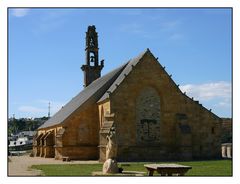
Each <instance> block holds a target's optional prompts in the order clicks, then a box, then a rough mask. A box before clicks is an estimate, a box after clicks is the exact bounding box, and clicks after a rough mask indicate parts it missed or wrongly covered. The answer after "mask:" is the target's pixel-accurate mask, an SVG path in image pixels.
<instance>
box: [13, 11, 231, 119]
mask: <svg viewBox="0 0 240 184" xmlns="http://www.w3.org/2000/svg"><path fill="white" fill-rule="evenodd" d="M231 14H232V12H231V9H227V8H214V9H211V8H206V9H203V8H195V9H194V8H188V9H186V8H176V9H174V8H171V9H167V8H154V9H147V8H144V9H137V8H135V9H130V8H128V9H119V8H114V9H100V8H95V9H90V8H89V9H86V8H82V9H81V8H75V9H71V8H62V9H61V8H55V9H51V8H30V9H26V8H9V9H8V95H9V96H8V100H9V101H8V105H9V106H8V108H9V117H12V116H13V114H14V115H15V117H16V118H22V117H42V116H47V114H48V102H50V103H51V115H53V114H54V113H56V112H57V111H58V110H59V109H60V108H61V107H62V106H64V105H65V104H66V103H67V102H68V101H70V100H71V99H72V98H73V97H74V96H76V95H77V94H78V93H79V92H80V91H81V90H82V89H83V72H82V71H81V69H80V67H81V65H82V64H85V51H84V49H85V32H86V31H87V27H88V26H89V25H95V26H96V30H97V32H98V36H99V40H98V42H99V60H101V59H104V60H105V66H104V69H103V70H102V75H104V74H106V73H108V72H109V71H111V70H113V69H114V68H116V67H118V66H120V65H122V64H123V63H125V62H127V61H128V60H129V59H131V58H134V57H135V56H137V55H138V54H139V53H141V52H143V51H144V50H146V48H149V49H150V50H151V52H152V53H153V55H154V56H155V57H158V58H159V59H158V61H159V62H160V64H161V65H162V66H165V67H166V71H167V72H168V73H169V74H171V75H172V78H173V80H174V81H175V83H176V84H179V85H180V89H181V90H182V91H183V92H186V94H187V95H188V96H189V97H194V99H195V100H199V102H200V103H201V104H203V106H204V107H206V108H207V109H212V112H213V113H215V114H216V115H218V116H219V117H231V114H232V109H231V106H232V104H231V103H232V56H231V53H232V42H231V41H232V25H231V23H232V17H231Z"/></svg>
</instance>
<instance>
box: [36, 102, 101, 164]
mask: <svg viewBox="0 0 240 184" xmlns="http://www.w3.org/2000/svg"><path fill="white" fill-rule="evenodd" d="M98 117H99V114H98V107H97V105H96V104H93V103H91V102H88V104H85V106H84V108H81V109H78V110H76V111H75V112H73V113H72V114H71V116H70V117H68V118H67V119H66V120H65V121H64V122H63V123H62V124H60V125H58V126H56V127H48V128H44V129H41V130H39V131H38V134H41V133H43V134H46V133H47V132H48V131H53V132H54V134H53V135H54V146H53V148H54V151H53V150H51V149H50V148H49V147H45V150H44V148H43V147H40V153H42V154H41V156H43V155H44V153H45V154H48V155H49V154H50V155H51V157H52V154H54V156H55V158H56V159H62V157H69V158H70V159H98V158H99V153H98V143H99V142H98V141H99V120H98ZM63 128H64V131H63V132H62V134H61V135H58V132H59V131H60V130H62V129H63ZM35 150H37V148H35Z"/></svg>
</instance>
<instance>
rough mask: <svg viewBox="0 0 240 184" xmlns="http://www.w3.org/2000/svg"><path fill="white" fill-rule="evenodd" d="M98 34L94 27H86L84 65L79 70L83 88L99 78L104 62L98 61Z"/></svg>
mask: <svg viewBox="0 0 240 184" xmlns="http://www.w3.org/2000/svg"><path fill="white" fill-rule="evenodd" d="M98 50H99V48H98V34H97V32H96V27H95V26H94V25H92V26H88V31H87V32H86V48H85V52H86V64H85V65H82V67H81V69H82V71H83V72H84V87H87V86H88V85H89V84H91V83H92V82H93V81H94V80H96V79H97V78H99V77H101V70H102V68H103V66H104V60H101V62H100V63H99V61H98Z"/></svg>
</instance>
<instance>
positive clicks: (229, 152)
mask: <svg viewBox="0 0 240 184" xmlns="http://www.w3.org/2000/svg"><path fill="white" fill-rule="evenodd" d="M227 158H232V144H230V143H229V144H228V145H227Z"/></svg>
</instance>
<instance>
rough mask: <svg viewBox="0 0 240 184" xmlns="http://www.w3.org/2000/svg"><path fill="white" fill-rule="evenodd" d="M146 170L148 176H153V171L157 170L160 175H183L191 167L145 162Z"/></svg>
mask: <svg viewBox="0 0 240 184" xmlns="http://www.w3.org/2000/svg"><path fill="white" fill-rule="evenodd" d="M144 167H146V169H147V170H148V176H153V173H154V171H157V172H158V173H159V174H160V175H161V176H172V175H173V174H174V175H177V176H184V174H185V173H186V172H187V171H188V170H189V169H192V167H190V166H185V165H179V164H146V165H144Z"/></svg>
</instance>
